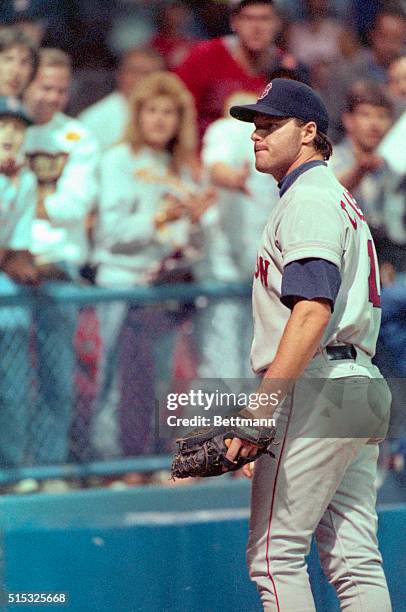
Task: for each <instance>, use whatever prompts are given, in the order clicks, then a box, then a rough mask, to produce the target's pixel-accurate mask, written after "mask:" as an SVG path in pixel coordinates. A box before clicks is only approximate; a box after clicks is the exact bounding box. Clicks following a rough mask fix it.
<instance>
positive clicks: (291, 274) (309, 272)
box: [281, 258, 341, 311]
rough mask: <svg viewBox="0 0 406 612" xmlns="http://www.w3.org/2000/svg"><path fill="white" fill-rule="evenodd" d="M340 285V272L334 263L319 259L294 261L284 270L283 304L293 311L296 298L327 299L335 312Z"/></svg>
mask: <svg viewBox="0 0 406 612" xmlns="http://www.w3.org/2000/svg"><path fill="white" fill-rule="evenodd" d="M340 285H341V275H340V270H339V269H338V267H337V266H336V265H335V264H333V263H332V262H330V261H327V260H325V259H318V258H306V259H299V260H297V261H292V262H291V263H289V264H287V265H286V266H285V268H284V270H283V276H282V290H281V302H282V304H283V305H284V306H287V307H288V308H290V309H292V308H293V306H294V301H295V298H302V299H305V300H314V299H325V300H328V301H329V302H330V304H331V310H332V311H333V310H334V303H335V301H336V298H337V295H338V291H339V289H340Z"/></svg>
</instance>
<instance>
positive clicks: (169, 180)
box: [92, 144, 237, 286]
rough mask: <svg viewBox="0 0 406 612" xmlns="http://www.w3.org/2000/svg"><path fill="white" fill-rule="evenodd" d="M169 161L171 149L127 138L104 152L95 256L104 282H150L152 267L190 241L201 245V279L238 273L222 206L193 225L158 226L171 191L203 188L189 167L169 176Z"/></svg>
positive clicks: (228, 277) (198, 260)
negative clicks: (136, 145) (135, 146)
mask: <svg viewBox="0 0 406 612" xmlns="http://www.w3.org/2000/svg"><path fill="white" fill-rule="evenodd" d="M169 164H170V157H169V155H168V154H167V153H156V152H154V151H153V150H151V149H149V148H147V147H144V148H143V149H141V150H140V151H139V152H137V153H134V152H133V151H132V150H131V149H130V147H129V146H128V145H127V144H120V145H117V146H115V147H113V148H112V149H110V150H109V151H107V152H106V153H105V154H104V155H103V157H102V161H101V164H100V186H101V189H100V203H99V211H98V212H99V214H98V226H97V230H96V235H95V249H94V252H93V256H92V260H93V262H94V263H95V264H97V265H98V272H97V282H98V284H100V285H104V286H114V285H116V286H126V285H134V284H146V283H147V280H146V278H147V277H148V270H150V269H151V268H152V267H153V266H154V265H156V264H157V263H159V262H160V261H161V260H162V259H163V258H164V257H166V256H168V255H170V254H171V253H172V252H173V251H174V250H176V249H184V248H185V247H187V246H189V245H190V246H192V247H194V248H195V255H196V259H195V263H196V266H195V272H196V274H197V276H198V277H199V278H200V279H202V278H203V277H205V276H206V277H207V276H211V277H213V278H217V279H219V280H224V281H227V280H234V279H235V278H236V276H237V275H236V271H235V269H234V266H233V263H232V260H231V257H230V256H229V254H228V252H227V243H226V241H225V239H224V237H223V234H222V232H221V228H220V225H219V222H218V214H217V210H216V208H214V207H212V208H210V209H209V210H208V211H207V212H206V213H205V214H204V215H203V217H202V218H201V221H200V223H199V224H196V225H192V224H191V223H190V222H189V220H188V219H186V218H182V219H179V220H178V221H175V222H172V223H169V224H167V225H165V226H164V227H163V228H162V229H160V230H157V229H156V227H155V224H154V217H155V214H156V213H157V211H158V210H159V209H160V208H161V206H162V198H163V196H164V195H165V194H167V193H170V194H173V195H175V196H176V197H178V198H180V199H182V198H184V197H185V196H187V195H188V194H189V191H190V190H192V191H193V190H196V189H198V187H197V185H196V184H194V183H193V181H192V179H191V177H190V176H188V173H184V174H183V176H181V178H179V179H178V178H177V177H174V176H169V175H168V170H169ZM203 256H204V257H203ZM202 259H204V262H203V261H202Z"/></svg>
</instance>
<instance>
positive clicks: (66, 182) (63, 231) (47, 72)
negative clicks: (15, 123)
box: [24, 48, 99, 462]
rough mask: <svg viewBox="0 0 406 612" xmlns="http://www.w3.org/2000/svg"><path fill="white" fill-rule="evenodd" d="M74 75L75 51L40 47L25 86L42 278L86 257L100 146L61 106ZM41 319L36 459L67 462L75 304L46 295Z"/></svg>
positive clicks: (65, 274)
mask: <svg viewBox="0 0 406 612" xmlns="http://www.w3.org/2000/svg"><path fill="white" fill-rule="evenodd" d="M70 82H71V66H70V58H69V56H68V55H67V54H66V53H64V52H63V51H61V50H59V49H51V48H46V49H42V50H41V51H40V58H39V67H38V71H37V73H36V76H35V78H34V80H33V81H32V82H31V84H30V85H29V87H28V88H27V90H26V91H25V94H24V101H25V103H26V106H27V109H28V111H29V113H30V114H31V116H32V118H33V120H34V121H35V125H34V126H32V127H31V128H30V129H29V130H28V132H27V138H26V141H25V145H24V148H25V153H26V156H27V158H28V161H29V165H30V167H31V169H32V170H33V172H34V173H35V175H36V177H37V181H38V201H37V208H36V215H35V220H34V224H33V235H32V246H31V251H32V253H33V255H34V261H35V264H36V267H37V269H38V270H39V272H40V277H41V279H42V280H65V281H76V280H78V279H79V268H80V267H81V266H82V264H83V263H84V262H85V261H86V259H87V254H88V240H87V234H86V219H87V216H88V214H89V213H90V211H91V210H92V207H93V202H94V200H95V197H96V193H97V189H98V186H97V178H96V169H97V164H98V160H99V155H98V146H97V143H96V141H95V139H94V138H93V137H92V136H91V135H90V133H89V132H88V131H87V129H86V128H85V127H84V126H83V125H82V124H81V123H80V122H79V121H77V120H75V119H71V118H70V117H68V116H66V115H64V114H63V109H64V107H65V105H66V103H67V101H68V92H69V86H70ZM33 315H34V319H35V324H36V331H37V333H36V344H37V350H38V373H39V380H40V385H39V390H40V394H39V395H40V398H39V403H38V410H37V411H36V415H35V417H36V421H37V422H36V423H34V424H33V428H34V429H35V428H36V430H37V432H38V436H40V435H42V436H43V439H41V438H39V439H38V441H37V449H35V450H34V453H33V454H34V458H35V460H36V461H38V462H61V461H62V462H63V461H65V460H66V459H67V456H68V432H69V427H70V422H71V418H72V412H73V398H74V387H73V374H74V366H75V352H74V345H73V338H74V333H75V329H76V319H77V309H76V307H75V306H74V305H73V304H63V303H61V302H55V303H46V304H44V307H43V308H41V309H36V310H35V311H34V313H33Z"/></svg>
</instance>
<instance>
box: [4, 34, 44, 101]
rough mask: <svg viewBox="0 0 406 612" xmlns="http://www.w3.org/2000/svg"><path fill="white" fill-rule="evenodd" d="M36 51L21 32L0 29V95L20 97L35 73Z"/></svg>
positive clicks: (33, 45)
mask: <svg viewBox="0 0 406 612" xmlns="http://www.w3.org/2000/svg"><path fill="white" fill-rule="evenodd" d="M37 61H38V52H37V48H36V46H35V44H34V43H33V42H32V41H31V39H30V38H28V37H27V36H26V35H25V34H24V33H23V32H21V31H20V30H18V29H17V28H13V27H11V26H8V27H4V28H1V29H0V95H1V96H15V97H20V96H21V94H22V93H23V91H24V89H25V88H26V87H27V85H28V83H29V82H30V80H31V79H32V78H33V76H34V74H35V70H36V67H37Z"/></svg>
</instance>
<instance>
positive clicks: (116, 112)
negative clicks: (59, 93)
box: [78, 91, 130, 151]
mask: <svg viewBox="0 0 406 612" xmlns="http://www.w3.org/2000/svg"><path fill="white" fill-rule="evenodd" d="M78 119H79V121H81V123H83V125H85V126H86V127H87V128H88V130H89V131H90V132H91V134H92V135H93V136H94V137H95V138H96V139H97V141H98V143H99V147H100V150H101V151H106V149H109V148H110V147H112V146H113V145H115V144H117V143H118V142H119V140H120V139H121V138H122V137H123V135H124V129H125V127H126V125H127V123H128V121H129V119H130V111H129V108H128V102H127V100H126V98H125V97H124V96H123V95H122V94H121V93H120V92H119V91H113V93H111V94H109V95H108V96H106V97H105V98H102V99H101V100H99V101H98V102H96V103H95V104H92V105H91V106H89V107H88V108H86V110H84V111H83V112H82V113H81V114H80V115H79V117H78Z"/></svg>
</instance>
